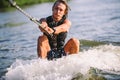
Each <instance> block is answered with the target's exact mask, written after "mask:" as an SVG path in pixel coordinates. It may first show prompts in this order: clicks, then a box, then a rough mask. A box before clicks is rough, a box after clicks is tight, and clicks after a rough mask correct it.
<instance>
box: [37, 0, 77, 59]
mask: <svg viewBox="0 0 120 80" xmlns="http://www.w3.org/2000/svg"><path fill="white" fill-rule="evenodd" d="M68 9H69V7H68V5H67V3H66V1H64V0H57V1H56V2H55V3H54V5H53V7H52V15H51V16H48V17H47V18H42V19H40V22H41V24H42V25H43V26H44V29H45V30H46V31H47V32H48V33H49V34H53V35H54V36H53V37H52V38H51V37H50V36H49V35H47V34H45V32H44V31H43V30H42V29H41V28H40V27H39V28H40V30H41V31H42V32H43V35H42V36H40V37H39V38H38V45H37V52H38V56H39V57H41V58H48V59H51V60H52V59H54V58H60V57H62V56H64V55H66V54H74V53H78V52H79V40H77V39H75V38H71V39H70V40H69V41H68V42H67V43H66V45H65V46H64V44H65V38H66V37H67V32H68V30H69V29H70V26H71V22H70V21H69V20H68V19H67V15H68Z"/></svg>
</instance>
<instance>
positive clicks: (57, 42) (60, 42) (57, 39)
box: [46, 16, 67, 49]
mask: <svg viewBox="0 0 120 80" xmlns="http://www.w3.org/2000/svg"><path fill="white" fill-rule="evenodd" d="M65 19H66V17H65V16H64V17H63V18H62V19H61V20H60V21H59V22H55V21H54V20H53V18H52V16H49V17H47V18H46V20H47V24H48V26H49V27H50V28H54V27H56V26H59V25H61V24H63V22H64V20H65ZM66 36H67V32H62V33H59V34H58V35H54V38H50V37H49V36H47V37H48V39H49V44H50V47H51V49H61V48H63V47H64V43H65V38H66Z"/></svg>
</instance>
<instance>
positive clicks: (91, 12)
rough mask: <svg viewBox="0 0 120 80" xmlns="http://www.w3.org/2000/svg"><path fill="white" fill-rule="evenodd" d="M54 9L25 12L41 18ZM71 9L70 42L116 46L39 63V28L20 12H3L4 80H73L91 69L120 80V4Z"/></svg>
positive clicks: (0, 70) (97, 0) (0, 65)
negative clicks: (81, 41)
mask: <svg viewBox="0 0 120 80" xmlns="http://www.w3.org/2000/svg"><path fill="white" fill-rule="evenodd" d="M52 5H53V3H44V4H38V5H33V6H30V7H26V8H24V10H25V11H27V12H28V13H30V14H31V15H32V16H34V17H37V18H41V17H44V16H45V17H47V16H49V15H50V14H51V13H52V12H51V8H52ZM69 6H70V7H71V11H70V12H69V13H70V14H69V19H70V20H71V21H72V27H71V29H70V31H69V35H68V38H67V40H68V39H69V38H71V37H75V38H78V39H85V40H92V41H94V40H95V41H106V42H109V43H115V44H108V45H107V44H106V45H101V46H97V47H92V48H89V49H88V50H83V51H82V52H80V53H79V54H76V55H69V56H67V57H64V58H61V59H58V60H56V61H47V60H42V59H38V57H37V52H36V47H37V38H38V36H39V35H41V34H42V33H41V32H40V31H39V29H38V27H37V25H36V24H34V23H33V22H30V21H29V20H28V19H27V18H26V17H25V16H24V15H23V14H21V13H20V12H19V11H17V10H14V11H9V12H1V13H0V79H2V78H5V79H6V80H70V79H71V78H72V77H73V76H74V75H75V74H76V73H78V72H80V73H82V74H86V73H87V71H88V70H89V69H90V67H94V68H97V69H100V70H103V73H101V75H103V76H105V77H106V78H107V79H108V80H119V79H120V1H119V0H72V1H70V2H69ZM81 45H82V44H81ZM83 46H84V45H83ZM53 65H54V66H53ZM18 75H19V76H18Z"/></svg>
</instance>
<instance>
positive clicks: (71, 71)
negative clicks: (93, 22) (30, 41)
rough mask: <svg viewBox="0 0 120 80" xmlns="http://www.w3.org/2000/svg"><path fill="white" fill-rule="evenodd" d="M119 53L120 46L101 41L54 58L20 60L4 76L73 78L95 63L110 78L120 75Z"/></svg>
mask: <svg viewBox="0 0 120 80" xmlns="http://www.w3.org/2000/svg"><path fill="white" fill-rule="evenodd" d="M119 53H120V46H114V45H101V46H97V47H93V48H90V49H88V50H84V51H82V52H79V53H78V54H73V55H68V56H66V57H63V58H60V59H57V60H54V61H48V60H46V59H40V58H39V59H33V60H16V61H15V62H14V63H13V64H12V65H11V66H10V67H9V68H8V69H7V70H8V72H7V73H6V74H5V76H4V78H5V79H6V80H71V79H72V78H73V76H74V75H75V74H77V73H81V74H83V75H85V74H87V73H88V71H89V69H90V68H91V67H93V68H96V69H99V70H102V73H100V74H101V75H102V76H104V77H106V78H107V79H109V80H112V79H120V54H119ZM113 74H114V76H113ZM18 75H19V76H18Z"/></svg>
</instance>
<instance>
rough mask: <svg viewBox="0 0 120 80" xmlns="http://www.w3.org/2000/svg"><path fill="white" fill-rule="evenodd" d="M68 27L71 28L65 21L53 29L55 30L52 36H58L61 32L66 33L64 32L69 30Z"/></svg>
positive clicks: (67, 21)
mask: <svg viewBox="0 0 120 80" xmlns="http://www.w3.org/2000/svg"><path fill="white" fill-rule="evenodd" d="M70 26H71V22H70V21H69V20H68V19H66V20H65V21H64V23H63V24H61V25H59V26H57V27H55V28H54V29H55V32H54V34H59V33H61V32H66V31H68V30H69V28H70Z"/></svg>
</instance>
